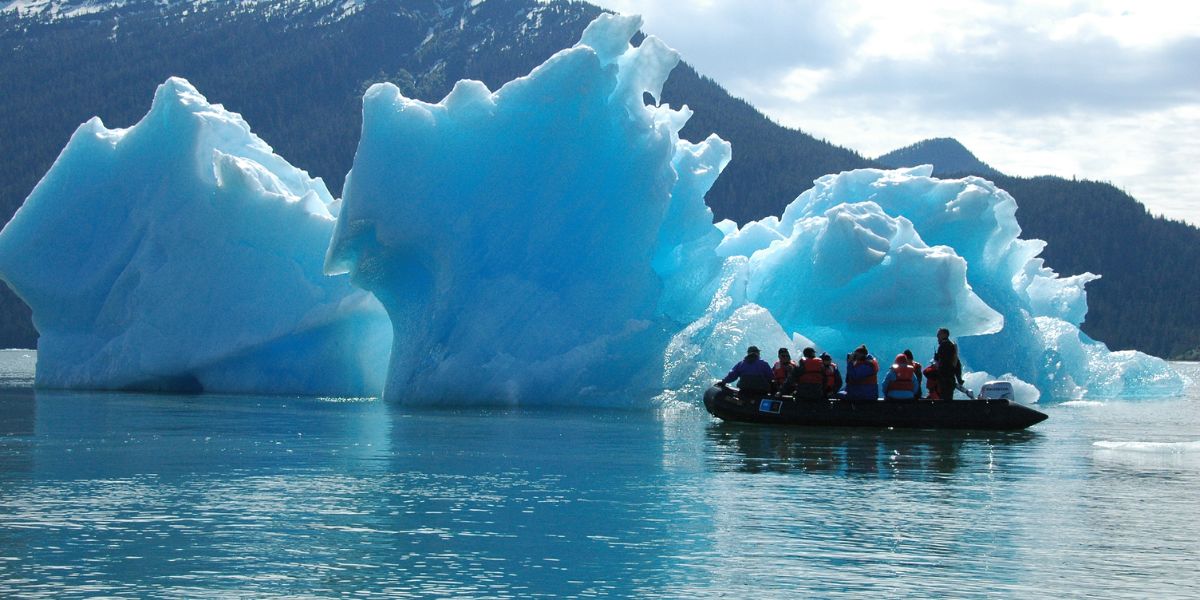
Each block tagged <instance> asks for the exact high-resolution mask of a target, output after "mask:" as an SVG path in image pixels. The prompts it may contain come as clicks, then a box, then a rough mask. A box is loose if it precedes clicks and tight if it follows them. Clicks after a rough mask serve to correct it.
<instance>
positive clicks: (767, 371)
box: [721, 358, 774, 383]
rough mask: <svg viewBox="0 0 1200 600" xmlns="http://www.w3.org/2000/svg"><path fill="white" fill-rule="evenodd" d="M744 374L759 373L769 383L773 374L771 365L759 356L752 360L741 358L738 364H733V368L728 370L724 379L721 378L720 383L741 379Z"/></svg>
mask: <svg viewBox="0 0 1200 600" xmlns="http://www.w3.org/2000/svg"><path fill="white" fill-rule="evenodd" d="M746 375H761V376H762V377H763V380H764V381H766V382H768V383H769V382H770V381H771V378H772V376H773V375H774V374H773V373H772V372H771V365H769V364H767V361H765V360H763V359H761V358H759V359H755V360H754V361H748V360H746V359H742V360H741V361H739V362H738V364H736V365H733V369H731V370H730V371H729V374H728V375H726V376H725V379H722V380H721V383H733V382H734V380H737V379H741V378H742V377H745V376H746Z"/></svg>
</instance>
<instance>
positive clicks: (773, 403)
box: [758, 398, 783, 415]
mask: <svg viewBox="0 0 1200 600" xmlns="http://www.w3.org/2000/svg"><path fill="white" fill-rule="evenodd" d="M782 408H783V400H772V399H770V398H763V399H762V400H761V401H760V402H759V403H758V412H765V413H771V414H776V415H777V414H779V411H780V410H781V409H782Z"/></svg>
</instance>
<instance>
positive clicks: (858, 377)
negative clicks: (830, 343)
mask: <svg viewBox="0 0 1200 600" xmlns="http://www.w3.org/2000/svg"><path fill="white" fill-rule="evenodd" d="M878 373H879V363H878V362H877V361H876V360H875V357H874V356H871V355H867V360H865V361H862V362H860V363H858V364H854V365H852V364H850V363H849V362H847V363H846V398H848V399H850V400H877V399H879V385H878V384H877V383H876V375H878Z"/></svg>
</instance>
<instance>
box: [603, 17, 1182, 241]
mask: <svg viewBox="0 0 1200 600" xmlns="http://www.w3.org/2000/svg"><path fill="white" fill-rule="evenodd" d="M593 2H594V3H595V4H598V5H600V6H603V7H605V8H608V9H612V10H614V11H617V12H621V13H625V14H640V15H642V17H643V18H644V19H645V22H644V24H643V27H642V29H643V31H645V32H647V33H649V34H653V35H656V36H658V37H660V38H662V40H663V41H665V42H666V43H667V45H669V46H671V47H673V48H675V49H677V50H679V51H680V53H681V54H682V55H683V58H684V60H686V61H687V62H689V63H691V64H692V65H693V66H695V67H696V69H697V70H698V71H699V72H701V73H702V74H704V75H707V76H709V77H711V78H713V79H714V80H716V81H717V82H718V83H720V84H721V85H722V86H724V87H725V88H726V89H727V90H729V91H730V92H731V93H732V94H733V95H735V96H739V97H741V98H744V99H746V100H747V101H749V102H750V103H751V104H753V105H754V106H756V107H757V108H758V109H759V110H761V111H763V112H764V113H766V114H767V115H768V116H769V117H771V118H772V119H774V120H775V121H776V122H778V123H780V124H782V125H785V126H788V127H794V128H797V129H801V130H803V131H805V132H807V133H809V134H811V135H814V136H816V137H818V138H824V139H826V140H828V141H830V142H833V143H835V144H838V145H841V146H846V147H849V148H852V149H854V150H857V151H858V152H860V153H861V154H863V155H864V156H867V157H875V156H879V155H880V154H884V153H886V152H888V151H890V150H894V149H896V148H900V147H903V146H907V145H909V144H912V143H914V142H917V141H919V140H922V139H927V138H933V137H953V138H955V139H957V140H958V141H960V142H962V143H963V145H965V146H966V147H967V148H968V149H970V150H971V151H972V152H973V153H974V154H975V155H976V156H977V157H979V159H980V160H983V161H984V162H986V163H988V164H990V165H991V166H992V167H994V168H996V169H998V170H1000V171H1001V172H1004V173H1008V174H1010V175H1022V176H1032V175H1059V176H1062V177H1068V178H1070V177H1079V178H1087V179H1095V180H1100V181H1108V182H1110V183H1112V184H1114V185H1116V186H1117V187H1119V188H1121V189H1123V190H1125V191H1126V192H1128V193H1129V194H1131V195H1132V196H1134V197H1135V198H1137V199H1138V200H1139V201H1141V202H1142V203H1143V204H1145V205H1146V206H1147V208H1148V209H1149V210H1150V212H1152V213H1154V214H1159V215H1165V216H1167V217H1170V218H1173V219H1178V220H1185V221H1187V222H1189V223H1192V224H1194V225H1200V193H1198V192H1197V186H1196V185H1195V183H1194V182H1195V181H1196V180H1197V179H1200V3H1192V2H1160V1H1158V0H1139V1H1137V2H1117V1H1055V0H1049V1H1047V0H1043V1H1038V2H1027V1H1025V0H1014V1H1005V2H997V1H986V0H926V1H907V2H895V1H890V2H889V1H882V0H880V1H868V0H839V1H837V2H834V1H826V2H808V1H798V0H792V1H788V0H593ZM733 150H734V160H737V148H734V149H733ZM799 191H800V190H797V192H799ZM1017 200H1018V203H1019V201H1020V198H1017Z"/></svg>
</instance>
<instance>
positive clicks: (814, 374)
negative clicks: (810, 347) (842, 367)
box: [796, 358, 825, 386]
mask: <svg viewBox="0 0 1200 600" xmlns="http://www.w3.org/2000/svg"><path fill="white" fill-rule="evenodd" d="M796 368H797V369H802V370H801V371H800V374H799V375H798V376H797V377H796V382H797V383H811V384H814V385H821V386H823V385H825V361H822V360H821V359H819V358H806V359H804V360H802V361H800V364H799V365H797V366H796Z"/></svg>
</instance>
